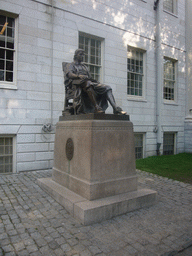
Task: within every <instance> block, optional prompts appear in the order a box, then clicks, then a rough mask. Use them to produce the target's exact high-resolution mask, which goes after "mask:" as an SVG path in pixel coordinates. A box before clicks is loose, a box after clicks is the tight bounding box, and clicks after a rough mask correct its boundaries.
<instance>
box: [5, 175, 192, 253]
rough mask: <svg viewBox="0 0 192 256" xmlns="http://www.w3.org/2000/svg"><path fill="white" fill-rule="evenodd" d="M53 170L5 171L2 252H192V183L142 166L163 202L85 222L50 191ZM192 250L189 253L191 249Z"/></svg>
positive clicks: (142, 178)
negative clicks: (44, 184) (45, 181)
mask: <svg viewBox="0 0 192 256" xmlns="http://www.w3.org/2000/svg"><path fill="white" fill-rule="evenodd" d="M49 176H51V171H50V170H48V171H35V172H26V173H22V174H12V175H0V255H6V256H9V255H18V256H22V255H25V256H27V255H30V256H32V255H33V256H39V255H45V256H49V255H51V256H52V255H56V256H60V255H61V256H64V255H66V256H72V255H73V256H77V255H79V256H89V255H100V256H105V255H106V256H121V255H123V256H126V255H135V256H136V255H137V256H141V255H143V256H157V255H160V256H171V255H178V256H183V255H184V256H187V255H192V254H191V253H192V250H191V246H192V186H191V185H189V184H184V183H181V182H177V181H172V180H168V179H166V178H162V177H158V176H155V175H151V174H148V173H145V172H141V171H138V177H139V187H142V188H151V189H154V190H156V191H157V192H158V199H157V203H156V204H155V205H154V206H152V207H149V208H145V209H141V210H138V211H135V212H131V213H127V214H125V215H122V216H118V217H116V218H113V219H112V220H108V221H104V222H102V223H98V224H94V225H91V226H82V225H81V224H79V223H78V221H76V220H75V219H73V218H72V217H71V216H70V215H69V214H68V213H67V212H66V211H65V209H64V208H63V207H62V206H60V205H59V204H58V203H57V202H56V201H55V200H54V199H52V198H51V197H50V196H49V195H48V194H47V193H46V192H44V191H43V190H42V189H41V188H40V187H39V186H38V185H37V179H38V178H42V177H49ZM188 252H189V253H188Z"/></svg>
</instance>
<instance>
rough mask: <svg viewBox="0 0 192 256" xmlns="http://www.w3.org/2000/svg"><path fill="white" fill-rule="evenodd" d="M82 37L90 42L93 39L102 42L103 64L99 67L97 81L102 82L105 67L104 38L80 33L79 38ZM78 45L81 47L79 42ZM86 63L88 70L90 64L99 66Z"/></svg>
mask: <svg viewBox="0 0 192 256" xmlns="http://www.w3.org/2000/svg"><path fill="white" fill-rule="evenodd" d="M80 36H83V37H86V38H88V39H89V40H91V39H93V40H98V41H100V42H101V64H100V65H98V67H99V68H100V74H99V79H96V80H98V81H99V82H102V81H103V67H104V65H103V56H104V46H103V45H104V38H101V37H98V36H94V35H91V34H87V33H84V32H79V37H80ZM79 37H78V41H79ZM89 43H90V41H89ZM78 45H79V42H78ZM79 48H81V47H79ZM89 56H90V49H89ZM84 63H85V64H86V65H87V66H88V68H89V66H90V64H91V65H93V66H97V65H94V64H92V63H90V62H84ZM89 71H90V69H89ZM93 78H94V77H93Z"/></svg>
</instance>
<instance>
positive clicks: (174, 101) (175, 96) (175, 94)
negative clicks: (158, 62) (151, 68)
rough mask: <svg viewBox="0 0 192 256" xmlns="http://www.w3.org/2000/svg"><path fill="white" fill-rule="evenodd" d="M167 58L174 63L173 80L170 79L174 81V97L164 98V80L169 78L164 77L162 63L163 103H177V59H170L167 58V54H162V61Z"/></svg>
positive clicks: (171, 80)
mask: <svg viewBox="0 0 192 256" xmlns="http://www.w3.org/2000/svg"><path fill="white" fill-rule="evenodd" d="M166 59H167V60H169V61H171V62H172V63H173V64H174V69H175V80H174V79H170V82H174V94H173V96H174V99H173V100H172V99H165V98H164V87H165V83H164V82H165V80H167V81H169V79H165V73H164V63H163V101H164V103H167V104H172V103H173V104H176V103H177V81H178V78H177V74H178V72H177V68H178V61H177V60H176V59H172V58H169V57H167V56H164V58H163V61H164V60H166Z"/></svg>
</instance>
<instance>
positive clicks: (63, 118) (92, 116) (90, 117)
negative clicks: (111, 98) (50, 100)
mask: <svg viewBox="0 0 192 256" xmlns="http://www.w3.org/2000/svg"><path fill="white" fill-rule="evenodd" d="M78 120H118V121H119V120H123V121H129V115H114V114H96V113H90V114H81V115H64V116H60V117H59V121H78Z"/></svg>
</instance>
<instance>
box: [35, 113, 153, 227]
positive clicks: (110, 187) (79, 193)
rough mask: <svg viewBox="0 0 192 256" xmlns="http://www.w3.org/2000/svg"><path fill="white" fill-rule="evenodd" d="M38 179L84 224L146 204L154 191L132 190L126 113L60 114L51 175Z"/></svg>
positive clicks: (133, 175)
mask: <svg viewBox="0 0 192 256" xmlns="http://www.w3.org/2000/svg"><path fill="white" fill-rule="evenodd" d="M83 119H84V120H83ZM39 184H40V185H41V186H42V187H43V188H44V189H46V190H47V191H48V192H49V193H50V194H52V195H53V196H54V197H55V199H56V200H58V201H59V202H60V203H61V204H62V205H64V207H65V208H66V209H67V210H68V211H69V212H70V213H71V214H72V215H73V216H74V217H76V218H77V219H79V220H80V221H81V222H82V223H83V224H85V225H88V224H91V223H95V222H98V221H101V220H104V219H108V218H111V217H114V216H117V215H120V214H123V213H126V212H128V211H130V210H135V209H138V208H140V207H143V206H146V205H147V206H148V205H151V204H152V203H154V201H155V196H156V192H154V191H150V190H143V191H142V190H140V191H138V190H137V176H136V172H135V148H134V135H133V125H132V123H131V122H130V121H129V117H128V116H118V115H102V114H97V115H96V114H89V115H81V116H69V117H68V118H64V117H62V118H60V121H59V122H58V123H57V126H56V134H55V152H54V167H53V176H52V179H40V180H39Z"/></svg>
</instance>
